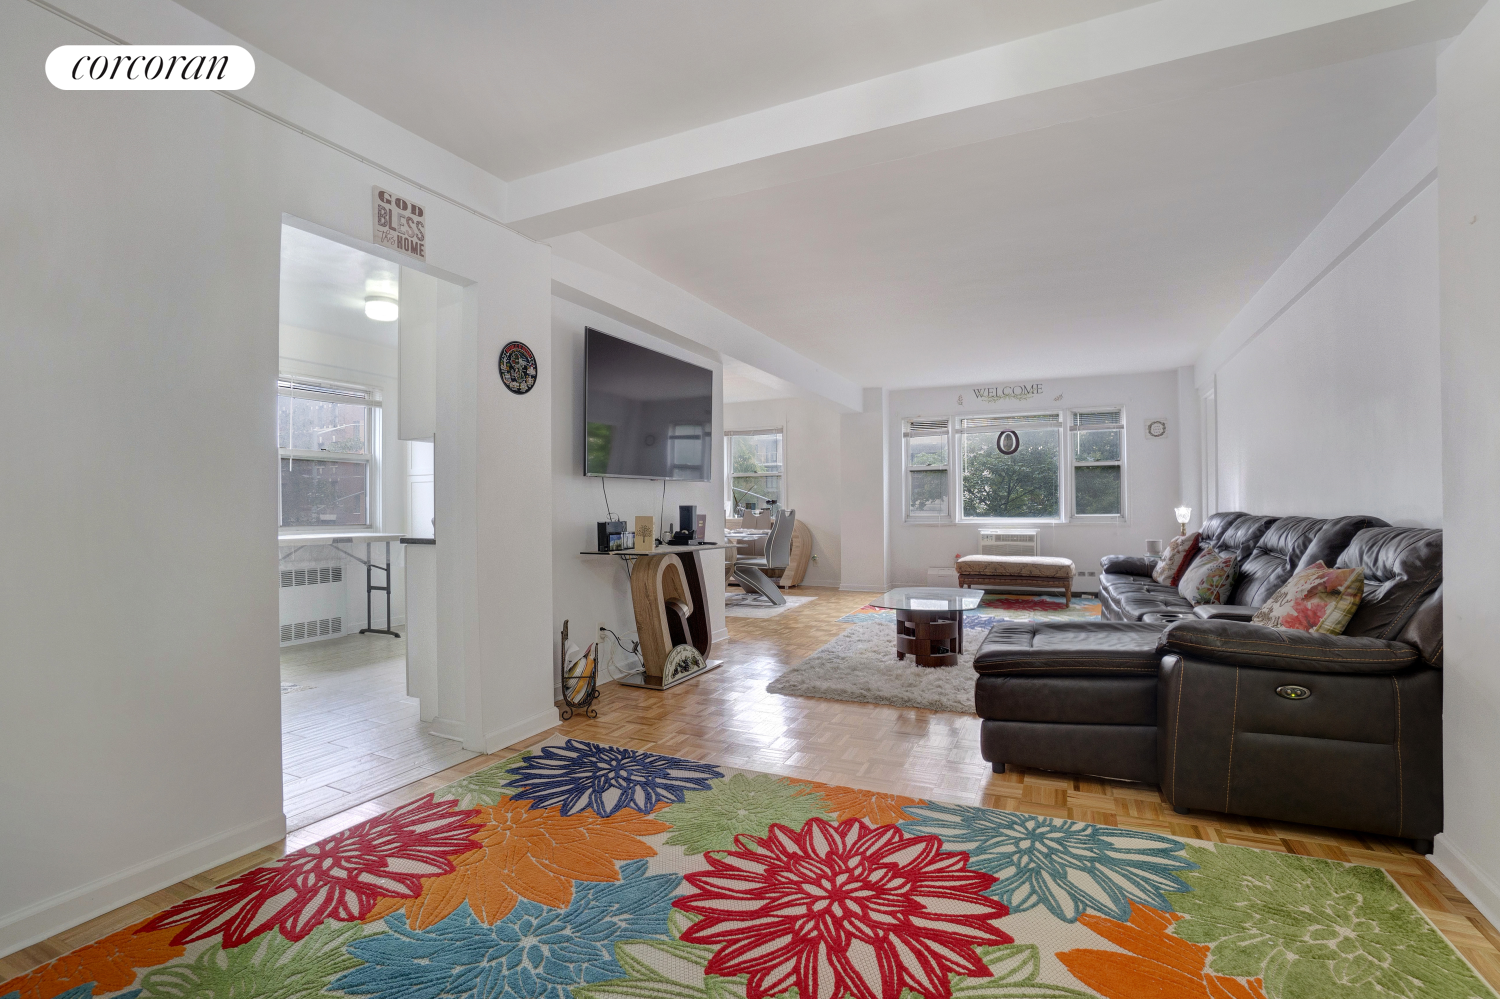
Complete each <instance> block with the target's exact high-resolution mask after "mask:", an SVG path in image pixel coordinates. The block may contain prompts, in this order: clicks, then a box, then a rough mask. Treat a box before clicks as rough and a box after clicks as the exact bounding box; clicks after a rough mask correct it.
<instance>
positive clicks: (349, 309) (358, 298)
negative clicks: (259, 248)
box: [281, 225, 401, 347]
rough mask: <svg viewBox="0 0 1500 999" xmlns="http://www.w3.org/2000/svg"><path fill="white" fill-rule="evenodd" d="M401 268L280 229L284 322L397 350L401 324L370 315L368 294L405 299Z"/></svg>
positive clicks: (298, 231)
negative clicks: (367, 311) (366, 313)
mask: <svg viewBox="0 0 1500 999" xmlns="http://www.w3.org/2000/svg"><path fill="white" fill-rule="evenodd" d="M400 272H401V268H400V267H399V266H398V265H396V264H393V263H391V262H390V261H389V260H382V259H380V258H379V257H375V256H371V255H370V254H368V253H364V252H362V251H360V250H356V249H354V248H352V247H348V246H345V245H344V244H342V243H335V242H334V241H333V240H331V239H324V238H323V237H322V236H314V235H313V234H312V233H310V232H304V231H302V230H301V229H295V228H293V227H291V226H287V225H284V226H282V227H281V321H282V322H283V323H285V324H287V325H288V326H300V327H302V328H303V329H310V330H320V331H322V332H324V333H332V334H334V335H335V336H347V337H353V338H355V339H358V340H369V341H371V342H372V343H378V344H381V345H383V346H386V347H394V346H396V328H397V327H398V326H400V325H401V324H400V323H399V322H393V323H380V322H376V321H375V320H373V319H370V318H368V317H367V316H366V315H365V296H366V295H367V294H368V295H385V296H387V297H389V298H395V299H398V300H399V299H400V287H401V273H400Z"/></svg>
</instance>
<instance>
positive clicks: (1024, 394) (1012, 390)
mask: <svg viewBox="0 0 1500 999" xmlns="http://www.w3.org/2000/svg"><path fill="white" fill-rule="evenodd" d="M1041 394H1042V383H1041V382H1028V383H1026V384H1023V385H990V386H987V387H985V388H977V389H975V390H974V398H976V399H978V400H979V401H980V402H1026V401H1027V400H1029V399H1035V398H1036V397H1037V396H1039V395H1041Z"/></svg>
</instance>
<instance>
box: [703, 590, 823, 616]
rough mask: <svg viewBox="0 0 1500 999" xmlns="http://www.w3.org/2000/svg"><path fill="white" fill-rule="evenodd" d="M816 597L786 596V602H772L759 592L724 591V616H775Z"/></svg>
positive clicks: (809, 601) (807, 602)
mask: <svg viewBox="0 0 1500 999" xmlns="http://www.w3.org/2000/svg"><path fill="white" fill-rule="evenodd" d="M816 599H818V598H817V597H793V596H787V598H786V603H784V604H773V603H771V602H770V601H769V600H767V599H766V598H765V597H763V596H761V595H760V594H759V593H726V594H725V595H724V616H725V617H775V616H776V615H777V614H781V613H783V612H785V611H789V610H791V609H792V608H793V607H801V606H802V605H803V604H810V603H812V602H813V601H814V600H816Z"/></svg>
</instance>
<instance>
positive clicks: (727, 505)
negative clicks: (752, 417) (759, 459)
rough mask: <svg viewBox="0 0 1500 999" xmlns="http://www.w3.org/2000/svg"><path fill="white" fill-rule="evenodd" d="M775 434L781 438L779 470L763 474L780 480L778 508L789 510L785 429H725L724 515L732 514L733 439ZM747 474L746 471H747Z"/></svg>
mask: <svg viewBox="0 0 1500 999" xmlns="http://www.w3.org/2000/svg"><path fill="white" fill-rule="evenodd" d="M772 434H774V435H776V436H778V437H780V438H781V471H779V472H765V473H763V474H765V475H768V476H770V475H775V476H777V477H778V478H780V480H781V498H780V499H778V500H777V501H776V508H777V509H778V510H791V509H793V507H791V506H790V505H789V504H788V502H787V496H788V493H787V478H786V430H785V429H784V428H782V427H765V428H762V429H759V430H726V431H724V512H725V515H726V516H729V517H733V516H734V439H735V438H736V437H767V436H770V435H772ZM747 474H748V473H747Z"/></svg>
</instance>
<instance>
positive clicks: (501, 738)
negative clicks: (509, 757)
mask: <svg viewBox="0 0 1500 999" xmlns="http://www.w3.org/2000/svg"><path fill="white" fill-rule="evenodd" d="M556 724H557V709H556V708H548V709H547V710H546V711H539V712H537V713H536V714H534V715H532V716H531V717H530V718H527V719H524V720H523V721H518V722H516V723H515V724H513V725H507V726H505V727H504V728H500V729H496V730H495V731H493V732H491V733H489V734H488V735H486V736H485V737H484V751H485V752H486V753H497V752H499V751H500V750H502V749H504V748H505V747H506V746H514V745H515V744H516V743H518V742H522V741H524V740H526V739H529V738H531V737H532V736H534V735H541V734H542V733H543V732H545V731H547V729H549V728H551V727H553V726H554V725H556Z"/></svg>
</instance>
